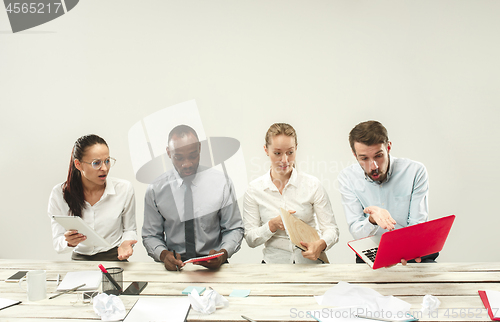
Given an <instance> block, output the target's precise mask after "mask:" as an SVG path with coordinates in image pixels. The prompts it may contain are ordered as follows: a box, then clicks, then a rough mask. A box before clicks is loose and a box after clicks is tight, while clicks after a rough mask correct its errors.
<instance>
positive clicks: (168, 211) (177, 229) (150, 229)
mask: <svg viewBox="0 0 500 322" xmlns="http://www.w3.org/2000/svg"><path fill="white" fill-rule="evenodd" d="M185 189H186V185H185V184H184V181H183V179H182V178H180V176H179V174H178V173H177V171H176V170H175V169H173V170H171V171H168V172H166V173H164V174H163V175H161V176H160V177H159V178H158V179H156V180H155V182H153V183H152V184H150V185H149V187H148V189H147V190H146V196H145V200H144V224H143V226H142V242H143V244H144V246H145V247H146V250H147V252H148V255H149V256H151V257H152V258H153V259H154V260H155V261H158V262H159V261H160V254H161V252H162V251H163V250H169V251H172V250H175V251H176V252H177V253H179V254H184V253H185V252H186V247H185V233H184V222H185V220H186V219H191V218H184V192H185ZM191 189H192V192H193V209H194V217H195V218H194V229H195V243H196V253H197V255H199V256H201V255H208V253H209V251H210V250H212V249H215V250H219V249H222V248H224V249H225V250H227V253H228V256H229V257H231V256H232V255H233V254H234V253H235V252H236V251H238V250H239V249H240V245H241V241H242V239H243V222H242V220H241V214H240V210H239V208H238V204H237V201H236V195H235V193H234V187H233V185H232V183H231V181H230V180H229V179H227V178H226V176H225V175H224V173H222V172H220V171H218V170H216V169H213V168H204V167H201V166H200V167H199V168H198V172H197V174H196V176H195V178H194V179H193V181H192V184H191Z"/></svg>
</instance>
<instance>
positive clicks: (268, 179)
mask: <svg viewBox="0 0 500 322" xmlns="http://www.w3.org/2000/svg"><path fill="white" fill-rule="evenodd" d="M288 185H292V186H295V187H297V169H295V168H292V175H291V176H290V179H288V182H287V184H286V185H285V187H286V186H288ZM265 188H266V189H269V190H272V191H278V188H277V187H276V185H275V184H274V183H273V179H272V178H271V169H269V172H268V173H267V176H266V187H265Z"/></svg>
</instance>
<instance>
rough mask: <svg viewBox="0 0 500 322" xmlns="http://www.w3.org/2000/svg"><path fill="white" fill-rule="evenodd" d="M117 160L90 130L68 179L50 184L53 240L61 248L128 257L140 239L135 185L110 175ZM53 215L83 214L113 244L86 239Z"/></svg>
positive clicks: (88, 255) (105, 257) (78, 254)
mask: <svg viewBox="0 0 500 322" xmlns="http://www.w3.org/2000/svg"><path fill="white" fill-rule="evenodd" d="M114 163H115V159H113V158H111V157H110V156H109V148H108V145H107V143H106V141H104V139H102V138H101V137H99V136H97V135H94V134H91V135H85V136H82V137H81V138H79V139H78V140H76V142H75V145H74V147H73V152H72V155H71V161H70V165H69V170H68V178H67V179H66V181H65V182H64V183H62V184H58V185H56V186H55V187H54V189H52V193H51V194H50V199H49V209H48V214H49V217H50V218H51V221H52V236H53V245H54V248H55V250H56V251H57V252H58V253H65V252H70V251H73V253H72V256H71V258H72V259H73V260H97V261H125V260H127V259H128V258H129V257H130V256H131V255H132V253H133V246H134V244H135V243H137V227H136V223H135V199H134V190H133V188H132V184H131V183H130V182H128V181H125V180H121V179H116V178H112V177H109V176H108V174H109V170H110V168H111V166H112V165H113V164H114ZM52 216H78V217H81V218H82V219H83V220H84V221H85V222H86V223H87V224H88V225H89V226H90V227H92V228H93V229H94V230H95V231H96V233H97V234H99V235H100V236H101V237H103V238H104V239H105V240H107V241H108V242H109V244H111V247H101V246H90V245H86V244H85V240H86V238H87V237H86V236H84V235H82V234H80V233H78V231H75V230H68V231H66V229H64V227H62V226H61V225H60V224H59V223H57V222H56V221H55V220H54V219H53V218H52Z"/></svg>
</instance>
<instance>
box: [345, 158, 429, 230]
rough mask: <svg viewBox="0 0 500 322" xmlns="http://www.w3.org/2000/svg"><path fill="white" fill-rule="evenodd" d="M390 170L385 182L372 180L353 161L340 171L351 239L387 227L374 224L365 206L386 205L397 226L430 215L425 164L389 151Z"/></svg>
mask: <svg viewBox="0 0 500 322" xmlns="http://www.w3.org/2000/svg"><path fill="white" fill-rule="evenodd" d="M389 160H390V161H389V171H388V173H387V178H386V180H385V181H384V182H382V183H379V182H377V181H373V180H372V179H371V178H370V177H369V176H367V175H366V174H365V172H364V170H363V168H361V166H360V165H359V164H358V163H356V164H353V165H351V166H349V167H347V168H345V169H344V170H342V171H341V172H340V174H339V177H338V180H339V188H340V193H341V195H342V204H343V206H344V212H345V216H346V220H347V224H348V225H349V231H350V232H351V234H352V236H353V237H354V239H359V238H363V237H367V236H370V235H382V234H383V233H384V232H386V231H387V230H385V229H382V228H379V227H378V226H377V225H373V224H372V223H370V221H369V220H368V217H369V215H367V214H365V213H364V212H363V209H364V208H366V207H368V206H378V207H380V208H384V209H387V211H389V213H390V214H391V216H392V218H394V220H395V221H396V225H395V227H396V229H398V228H401V227H406V226H410V225H414V224H417V223H421V222H425V221H427V220H428V217H429V205H428V194H429V183H428V176H427V170H426V169H425V166H424V165H423V164H422V163H420V162H416V161H412V160H409V159H399V158H395V157H392V156H391V155H389Z"/></svg>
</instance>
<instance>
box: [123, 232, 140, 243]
mask: <svg viewBox="0 0 500 322" xmlns="http://www.w3.org/2000/svg"><path fill="white" fill-rule="evenodd" d="M126 240H137V233H136V232H135V231H134V230H131V231H125V232H123V236H122V243H123V242H124V241H126Z"/></svg>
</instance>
